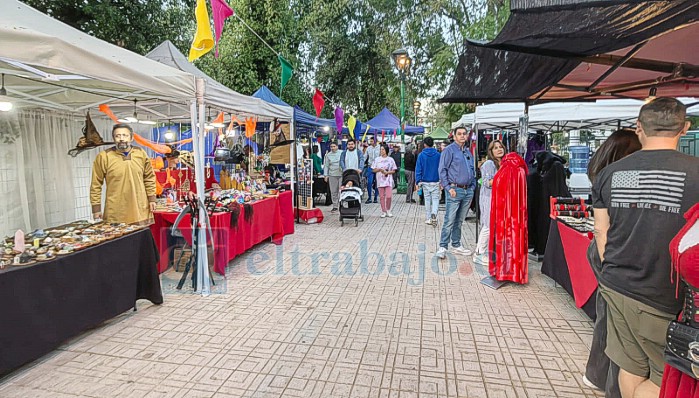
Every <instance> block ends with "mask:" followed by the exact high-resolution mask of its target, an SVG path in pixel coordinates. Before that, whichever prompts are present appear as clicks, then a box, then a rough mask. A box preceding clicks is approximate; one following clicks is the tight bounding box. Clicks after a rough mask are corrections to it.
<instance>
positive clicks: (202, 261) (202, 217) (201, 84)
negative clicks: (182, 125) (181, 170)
mask: <svg viewBox="0 0 699 398" xmlns="http://www.w3.org/2000/svg"><path fill="white" fill-rule="evenodd" d="M205 90H206V81H205V80H204V79H202V78H197V80H196V95H197V105H198V106H199V120H198V122H199V126H198V128H195V127H196V125H193V126H192V134H193V138H194V139H193V140H192V141H193V142H192V143H193V144H194V145H193V149H194V166H195V173H194V176H195V183H196V186H197V194H198V196H199V198H200V199H201V200H202V202H204V199H205V197H206V186H205V184H204V138H205V134H206V129H205V128H204V125H205V124H206V107H205V103H204V91H205ZM206 218H207V214H206V208H203V207H201V206H200V207H199V228H198V234H199V235H198V236H197V243H198V244H197V249H196V250H197V267H198V269H197V290H199V291H200V292H201V295H202V296H208V295H210V294H211V286H210V280H209V264H208V262H209V258H208V256H207V250H206V246H207V242H206V232H207V226H206ZM211 243H212V244H213V243H214V242H211Z"/></svg>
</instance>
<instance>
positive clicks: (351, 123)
mask: <svg viewBox="0 0 699 398" xmlns="http://www.w3.org/2000/svg"><path fill="white" fill-rule="evenodd" d="M356 126H357V119H355V118H354V116H350V117H349V119H347V129H348V130H349V133H350V136H351V137H352V138H353V139H354V128H355V127H356Z"/></svg>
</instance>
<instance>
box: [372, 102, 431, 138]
mask: <svg viewBox="0 0 699 398" xmlns="http://www.w3.org/2000/svg"><path fill="white" fill-rule="evenodd" d="M366 124H368V125H369V126H371V128H370V129H369V131H371V132H373V133H380V132H381V130H383V131H385V132H386V134H388V133H389V132H393V130H397V129H398V128H399V127H400V119H398V116H396V115H394V114H393V113H391V111H389V110H388V108H383V109H382V110H381V112H379V114H378V115H376V116H375V117H374V118H373V119H371V120H369V121H367V122H366ZM424 133H425V128H424V127H422V126H410V125H406V126H405V134H406V135H415V134H424Z"/></svg>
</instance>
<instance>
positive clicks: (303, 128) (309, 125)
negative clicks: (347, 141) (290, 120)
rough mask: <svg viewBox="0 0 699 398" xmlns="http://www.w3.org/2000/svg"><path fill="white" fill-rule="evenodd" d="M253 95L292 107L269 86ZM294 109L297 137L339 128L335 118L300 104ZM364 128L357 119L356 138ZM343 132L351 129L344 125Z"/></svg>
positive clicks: (361, 133) (324, 148) (323, 147)
mask: <svg viewBox="0 0 699 398" xmlns="http://www.w3.org/2000/svg"><path fill="white" fill-rule="evenodd" d="M252 96H253V97H256V98H259V99H262V100H264V101H267V102H269V103H272V104H276V105H281V106H288V107H291V105H289V104H287V103H286V102H284V101H282V99H281V98H279V97H277V96H276V95H275V94H274V93H273V92H272V91H271V90H270V89H269V88H268V87H267V86H262V87H260V88H259V89H258V90H257V91H255V93H254V94H253V95H252ZM293 109H294V124H295V128H296V132H297V137H298V136H299V134H298V133H303V132H314V131H317V130H318V129H319V128H320V129H323V131H326V128H327V131H336V130H337V124H336V123H335V119H324V118H316V117H315V115H312V114H310V113H308V112H306V111H304V110H303V109H301V107H299V106H298V105H295V106H293ZM364 129H365V127H364V125H363V123H361V122H359V121H357V125H356V126H355V128H354V137H355V138H356V139H360V138H361V136H362V135H363V133H364ZM342 132H343V133H344V134H349V130H348V129H347V127H343V129H342ZM328 146H329V143H326V144H325V145H321V149H322V151H323V154H325V152H326V151H327V150H328Z"/></svg>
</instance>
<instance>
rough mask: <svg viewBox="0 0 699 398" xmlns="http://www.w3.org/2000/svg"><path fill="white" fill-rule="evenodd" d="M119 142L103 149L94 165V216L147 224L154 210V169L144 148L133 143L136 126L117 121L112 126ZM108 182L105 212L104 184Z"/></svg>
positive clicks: (91, 188)
mask: <svg viewBox="0 0 699 398" xmlns="http://www.w3.org/2000/svg"><path fill="white" fill-rule="evenodd" d="M112 137H113V138H114V142H116V146H114V147H112V148H109V149H107V150H106V151H104V152H100V154H99V155H97V158H95V162H94V164H93V167H92V184H91V185H90V203H91V204H92V214H93V217H94V218H95V219H97V218H102V219H103V220H104V221H106V222H110V223H112V222H118V223H126V224H134V223H139V224H147V223H149V222H151V221H152V212H153V211H154V210H155V185H156V184H155V173H154V172H153V167H152V165H151V161H150V159H149V158H148V155H147V154H146V151H144V150H143V149H141V148H137V147H133V146H131V142H132V141H133V130H132V129H131V127H130V126H128V125H125V124H117V125H115V126H114V128H113V130H112ZM105 182H106V183H107V193H106V198H105V206H104V214H103V213H102V211H101V208H102V184H104V183H105Z"/></svg>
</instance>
